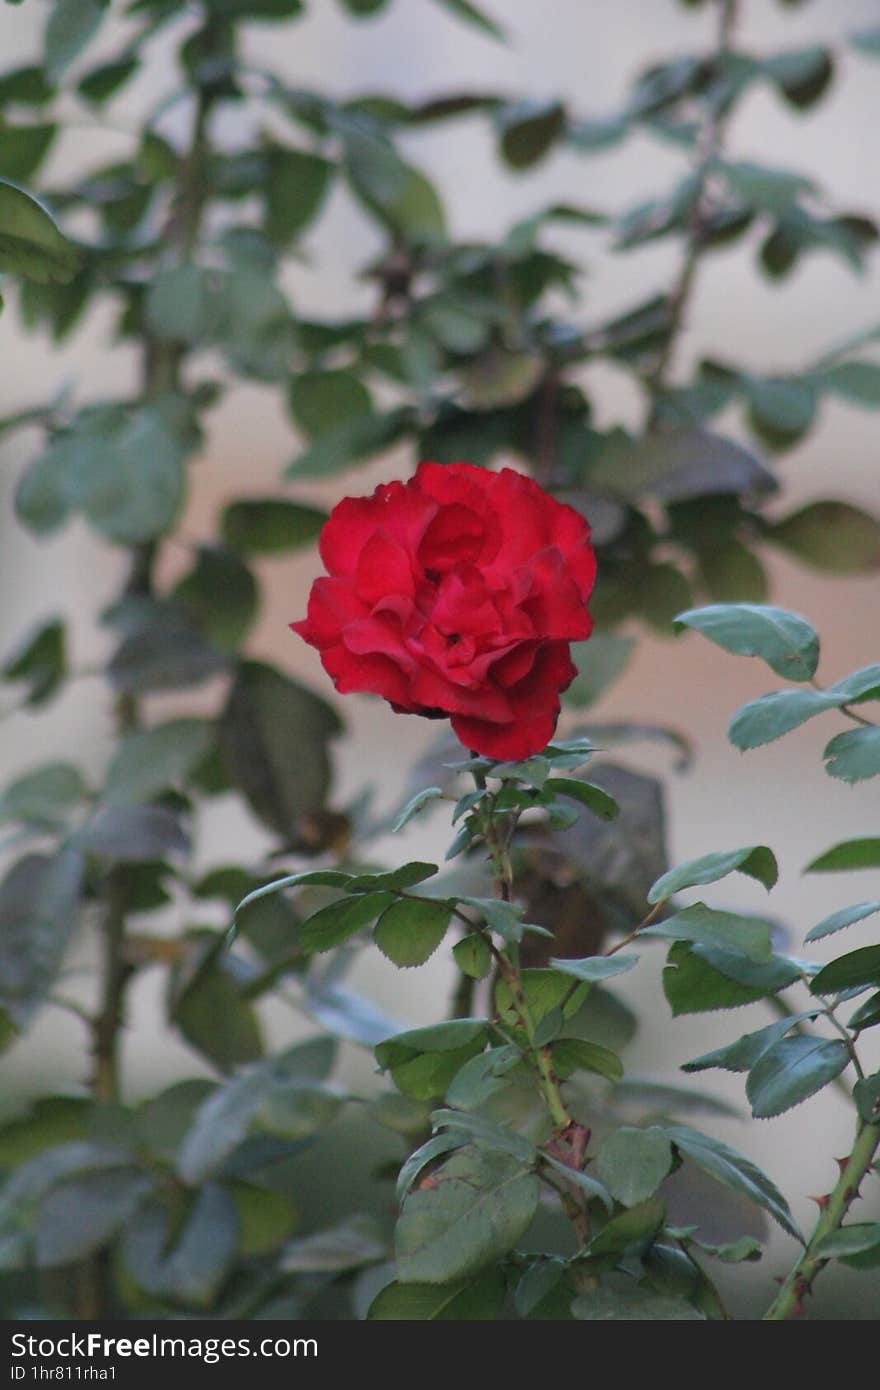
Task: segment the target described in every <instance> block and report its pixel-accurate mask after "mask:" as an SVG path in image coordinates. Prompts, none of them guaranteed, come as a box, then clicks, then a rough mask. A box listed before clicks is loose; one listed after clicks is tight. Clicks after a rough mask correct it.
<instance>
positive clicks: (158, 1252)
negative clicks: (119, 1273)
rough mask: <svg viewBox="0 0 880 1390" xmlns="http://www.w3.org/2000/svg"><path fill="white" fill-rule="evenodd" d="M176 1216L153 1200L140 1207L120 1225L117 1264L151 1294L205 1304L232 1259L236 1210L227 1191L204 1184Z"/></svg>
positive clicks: (200, 1306) (225, 1273) (236, 1226)
mask: <svg viewBox="0 0 880 1390" xmlns="http://www.w3.org/2000/svg"><path fill="white" fill-rule="evenodd" d="M182 1216H183V1220H182V1221H181V1213H180V1212H179V1211H177V1212H171V1211H169V1210H168V1208H167V1207H165V1206H164V1205H163V1204H161V1203H159V1202H150V1203H148V1204H147V1205H145V1206H144V1207H142V1208H141V1210H140V1211H139V1212H138V1213H137V1215H136V1216H135V1217H134V1219H133V1220H132V1221H131V1222H130V1223H129V1225H128V1226H127V1227H126V1231H125V1238H124V1240H123V1243H122V1259H123V1263H124V1265H125V1267H126V1269H127V1270H128V1272H129V1274H130V1275H131V1277H132V1278H133V1279H134V1281H135V1283H136V1284H137V1285H138V1286H139V1287H140V1288H142V1289H143V1290H144V1291H145V1292H146V1293H148V1294H151V1295H152V1296H153V1297H154V1298H159V1299H166V1300H170V1301H172V1302H175V1303H182V1304H184V1306H186V1305H190V1306H193V1305H195V1307H196V1308H198V1309H206V1308H208V1307H210V1305H211V1303H212V1301H213V1299H214V1297H215V1295H216V1293H217V1291H218V1289H219V1288H220V1286H221V1285H222V1283H223V1281H224V1280H225V1278H226V1276H227V1274H228V1272H229V1269H230V1267H231V1265H232V1262H233V1260H234V1258H235V1253H236V1247H237V1244H238V1237H239V1220H238V1212H237V1210H236V1206H235V1202H234V1201H233V1199H232V1196H231V1195H230V1193H229V1192H227V1191H226V1190H225V1189H224V1188H222V1187H220V1186H219V1185H218V1184H217V1183H208V1184H207V1185H206V1186H205V1187H203V1188H202V1190H201V1191H200V1192H198V1193H195V1194H193V1195H192V1197H191V1198H190V1199H189V1201H188V1202H187V1203H186V1206H185V1208H184V1212H183V1213H182Z"/></svg>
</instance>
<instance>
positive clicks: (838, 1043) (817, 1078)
mask: <svg viewBox="0 0 880 1390" xmlns="http://www.w3.org/2000/svg"><path fill="white" fill-rule="evenodd" d="M878 955H880V951H878ZM878 979H880V968H878ZM849 1060H850V1059H849V1051H848V1050H847V1046H846V1043H845V1042H843V1040H842V1039H840V1038H808V1037H804V1036H803V1035H802V1034H800V1033H798V1034H796V1035H795V1036H794V1037H791V1038H782V1039H780V1041H779V1042H776V1043H774V1044H773V1046H772V1047H769V1048H768V1049H767V1050H766V1051H765V1052H763V1053H762V1055H761V1056H760V1058H759V1059H758V1061H757V1062H756V1063H755V1065H754V1067H753V1068H752V1070H751V1071H750V1072H749V1077H748V1080H747V1081H746V1095H747V1096H748V1098H749V1101H750V1103H751V1107H752V1114H753V1115H754V1116H755V1118H756V1119H759V1120H766V1119H769V1118H770V1117H771V1116H773V1115H781V1114H782V1113H783V1112H784V1111H785V1110H791V1109H792V1107H793V1106H795V1105H800V1103H801V1101H803V1100H806V1099H807V1097H808V1096H812V1095H815V1093H816V1092H817V1091H821V1090H822V1088H823V1086H827V1085H828V1082H829V1081H833V1080H834V1078H835V1076H839V1075H840V1073H841V1072H842V1071H843V1069H844V1067H846V1066H847V1064H848V1063H849Z"/></svg>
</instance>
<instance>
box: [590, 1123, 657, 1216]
mask: <svg viewBox="0 0 880 1390" xmlns="http://www.w3.org/2000/svg"><path fill="white" fill-rule="evenodd" d="M671 1166H672V1149H671V1146H670V1143H669V1140H668V1139H667V1137H666V1136H665V1135H664V1134H662V1133H661V1132H660V1131H659V1130H656V1129H630V1128H628V1127H627V1126H623V1127H622V1128H621V1129H616V1130H615V1131H614V1133H613V1134H610V1135H609V1136H608V1138H607V1139H606V1140H604V1142H603V1144H602V1147H601V1148H600V1150H599V1157H598V1159H597V1161H596V1172H597V1174H598V1175H599V1177H600V1178H601V1179H602V1181H603V1182H604V1183H605V1186H606V1187H607V1188H608V1190H609V1192H610V1193H611V1195H612V1197H614V1198H616V1200H617V1201H618V1202H622V1203H623V1205H624V1206H625V1207H633V1206H637V1205H638V1203H640V1202H644V1201H645V1200H646V1199H647V1198H648V1197H651V1196H653V1194H654V1193H655V1192H656V1191H657V1188H658V1187H659V1186H660V1184H661V1182H662V1181H663V1179H664V1178H665V1177H666V1174H667V1173H668V1172H669V1169H670V1168H671Z"/></svg>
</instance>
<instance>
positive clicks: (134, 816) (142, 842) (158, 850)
mask: <svg viewBox="0 0 880 1390" xmlns="http://www.w3.org/2000/svg"><path fill="white" fill-rule="evenodd" d="M70 844H71V845H72V846H73V847H74V848H75V849H77V850H80V851H82V852H84V853H87V854H97V855H100V856H101V857H102V858H105V859H110V860H113V861H115V862H116V863H119V864H145V863H148V862H149V861H150V860H153V859H161V858H162V857H163V855H165V854H167V853H169V852H171V853H175V854H186V852H187V851H188V849H189V837H188V836H187V835H186V834H185V833H184V831H183V829H182V827H181V824H180V821H179V820H178V818H177V816H176V815H175V814H174V812H173V811H171V810H169V809H168V808H167V807H166V806H122V805H118V806H117V805H114V806H99V807H98V808H97V810H96V811H95V813H94V814H93V815H92V816H91V818H90V819H89V820H87V821H86V823H85V825H82V826H80V828H79V830H77V831H76V833H75V834H74V835H73V836H72V837H71V839H70Z"/></svg>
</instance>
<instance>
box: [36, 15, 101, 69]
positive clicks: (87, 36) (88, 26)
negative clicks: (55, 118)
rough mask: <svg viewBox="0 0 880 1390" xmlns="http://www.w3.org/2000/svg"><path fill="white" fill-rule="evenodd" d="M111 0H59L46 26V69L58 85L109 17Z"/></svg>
mask: <svg viewBox="0 0 880 1390" xmlns="http://www.w3.org/2000/svg"><path fill="white" fill-rule="evenodd" d="M107 9H108V5H107V0H55V3H54V5H53V6H52V13H51V15H50V16H49V22H48V24H47V25H46V35H45V40H44V59H43V61H44V66H45V69H46V75H47V77H48V78H49V81H50V82H52V83H57V82H58V81H59V80H60V79H61V78H62V77H63V75H64V73H65V72H66V70H67V68H68V67H69V66H70V64H71V63H72V62H73V60H74V59H75V58H77V57H78V56H79V54H80V53H81V52H82V50H83V49H84V48H85V47H86V45H87V44H88V43H89V42H90V41H91V39H92V38H93V37H94V35H95V34H96V33H97V31H98V28H99V27H100V24H101V21H102V20H103V18H104V15H105V14H106V13H107Z"/></svg>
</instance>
